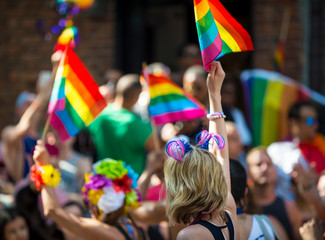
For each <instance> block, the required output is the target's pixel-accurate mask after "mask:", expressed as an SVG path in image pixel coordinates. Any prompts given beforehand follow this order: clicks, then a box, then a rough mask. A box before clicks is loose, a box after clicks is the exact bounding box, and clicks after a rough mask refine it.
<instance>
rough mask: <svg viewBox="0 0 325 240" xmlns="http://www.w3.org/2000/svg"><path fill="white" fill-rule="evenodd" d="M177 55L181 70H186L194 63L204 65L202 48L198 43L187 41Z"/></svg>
mask: <svg viewBox="0 0 325 240" xmlns="http://www.w3.org/2000/svg"><path fill="white" fill-rule="evenodd" d="M177 55H178V59H179V64H180V67H181V70H184V71H185V69H187V68H189V67H190V66H192V65H202V58H201V50H200V47H199V45H198V44H194V43H186V44H184V45H182V46H180V48H179V50H178V54H177Z"/></svg>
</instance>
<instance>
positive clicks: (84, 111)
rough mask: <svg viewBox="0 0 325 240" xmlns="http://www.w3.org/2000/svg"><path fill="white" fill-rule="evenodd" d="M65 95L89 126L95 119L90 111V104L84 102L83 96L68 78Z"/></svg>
mask: <svg viewBox="0 0 325 240" xmlns="http://www.w3.org/2000/svg"><path fill="white" fill-rule="evenodd" d="M65 95H66V98H67V99H68V101H69V102H70V104H71V105H72V106H73V108H74V110H75V111H76V112H77V113H78V115H79V116H80V118H81V119H82V120H83V122H84V123H85V125H86V126H88V125H89V124H90V123H91V122H92V121H93V120H94V117H93V115H92V113H91V112H90V111H89V107H88V105H87V104H86V103H85V102H84V100H83V98H82V97H81V96H80V95H79V94H78V92H77V90H76V89H75V88H74V87H73V85H72V84H71V83H70V82H69V81H68V79H67V80H66V83H65Z"/></svg>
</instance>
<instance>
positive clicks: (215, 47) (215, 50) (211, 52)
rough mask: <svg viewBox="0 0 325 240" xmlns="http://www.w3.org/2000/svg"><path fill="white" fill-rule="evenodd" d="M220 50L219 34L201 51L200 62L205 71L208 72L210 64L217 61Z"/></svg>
mask: <svg viewBox="0 0 325 240" xmlns="http://www.w3.org/2000/svg"><path fill="white" fill-rule="evenodd" d="M221 50H222V41H221V38H220V33H219V34H218V36H217V37H216V38H215V39H214V41H213V43H212V44H211V45H210V46H209V47H207V48H205V49H203V50H202V51H201V55H202V60H203V64H204V68H205V70H207V71H209V70H210V69H209V67H210V64H211V63H212V62H213V61H214V60H215V59H217V57H218V55H219V54H220V53H221Z"/></svg>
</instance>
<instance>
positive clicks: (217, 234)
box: [194, 212, 235, 240]
mask: <svg viewBox="0 0 325 240" xmlns="http://www.w3.org/2000/svg"><path fill="white" fill-rule="evenodd" d="M225 214H226V217H227V219H228V221H227V223H226V224H227V225H225V226H222V227H219V226H216V225H214V224H212V223H210V222H208V221H205V220H200V221H198V222H196V223H194V224H200V225H202V226H203V227H206V228H207V229H208V230H209V231H210V232H211V234H212V235H213V237H214V239H216V240H220V239H225V238H224V236H223V234H222V231H221V229H222V228H226V227H228V231H229V235H230V240H234V239H235V230H234V225H233V224H232V221H231V219H230V216H229V215H228V213H227V212H225Z"/></svg>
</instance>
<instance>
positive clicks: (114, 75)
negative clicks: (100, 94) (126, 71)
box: [104, 69, 123, 89]
mask: <svg viewBox="0 0 325 240" xmlns="http://www.w3.org/2000/svg"><path fill="white" fill-rule="evenodd" d="M122 76H123V73H122V71H120V70H118V69H109V70H107V71H106V72H105V75H104V79H105V81H106V83H108V84H109V85H111V86H113V89H114V88H115V86H116V84H117V82H118V80H119V79H120V78H121V77H122Z"/></svg>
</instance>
